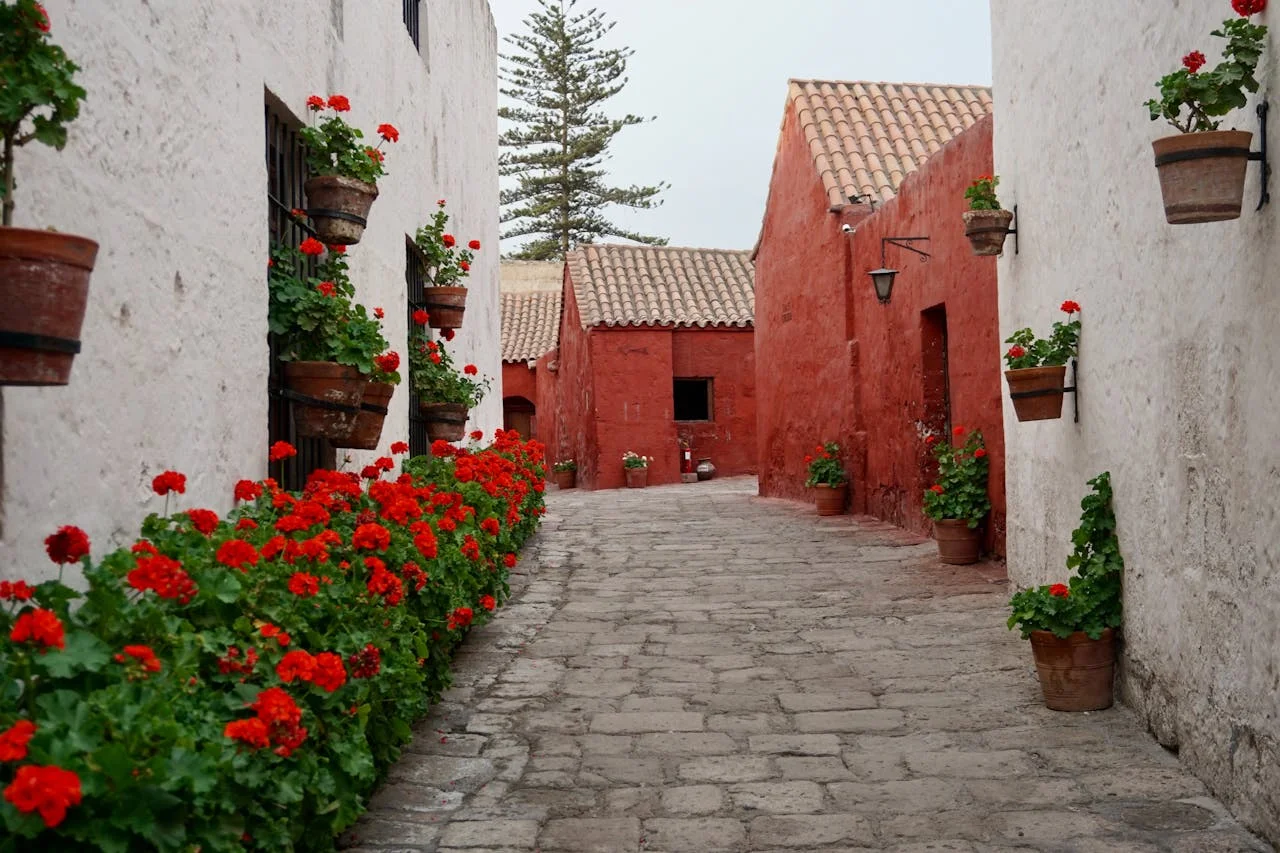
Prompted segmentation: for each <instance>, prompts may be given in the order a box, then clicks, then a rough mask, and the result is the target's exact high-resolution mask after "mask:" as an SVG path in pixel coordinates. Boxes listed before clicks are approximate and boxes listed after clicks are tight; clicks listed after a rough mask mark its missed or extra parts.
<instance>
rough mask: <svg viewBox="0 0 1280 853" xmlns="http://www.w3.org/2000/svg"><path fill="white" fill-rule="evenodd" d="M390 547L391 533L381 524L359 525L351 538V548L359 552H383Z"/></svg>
mask: <svg viewBox="0 0 1280 853" xmlns="http://www.w3.org/2000/svg"><path fill="white" fill-rule="evenodd" d="M390 545H391V532H390V531H388V530H387V528H385V527H383V526H382V525H381V524H361V525H360V526H359V527H357V528H356V532H355V535H354V536H352V537H351V547H353V548H355V549H356V550H358V551H360V550H363V551H385V550H387V548H388V547H389V546H390Z"/></svg>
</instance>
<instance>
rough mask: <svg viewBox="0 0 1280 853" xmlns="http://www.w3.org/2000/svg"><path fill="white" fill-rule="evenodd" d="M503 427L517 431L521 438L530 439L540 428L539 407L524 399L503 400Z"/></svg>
mask: <svg viewBox="0 0 1280 853" xmlns="http://www.w3.org/2000/svg"><path fill="white" fill-rule="evenodd" d="M502 427H503V429H508V430H515V431H516V432H518V433H520V437H521V438H524V439H530V438H533V437H534V432H535V430H537V428H538V416H537V407H536V406H534V405H533V403H531V402H530V401H529V400H527V399H525V398H524V397H504V398H503V399H502Z"/></svg>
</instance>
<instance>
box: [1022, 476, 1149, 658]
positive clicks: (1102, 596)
mask: <svg viewBox="0 0 1280 853" xmlns="http://www.w3.org/2000/svg"><path fill="white" fill-rule="evenodd" d="M1089 485H1090V486H1092V487H1093V491H1092V493H1090V494H1088V495H1085V497H1084V500H1082V501H1081V502H1080V509H1081V510H1082V512H1081V515H1080V526H1079V527H1077V528H1076V529H1075V530H1074V531H1073V532H1072V534H1071V541H1072V543H1073V544H1074V546H1075V549H1074V550H1073V551H1072V553H1071V556H1070V557H1068V558H1067V568H1068V569H1071V570H1073V571H1074V572H1075V573H1074V574H1073V575H1072V576H1071V577H1070V578H1069V579H1068V582H1067V583H1065V584H1063V583H1056V584H1052V585H1044V586H1039V587H1035V588H1033V589H1024V590H1022V591H1020V592H1017V593H1015V594H1014V596H1013V597H1012V598H1011V599H1009V606H1010V608H1011V609H1012V610H1013V613H1012V615H1010V616H1009V628H1010V629H1012V628H1013V627H1014V626H1017V627H1018V629H1019V630H1020V631H1021V632H1022V636H1023V638H1024V639H1025V638H1027V637H1029V636H1031V632H1032V631H1050V632H1052V633H1053V634H1054V636H1056V637H1063V638H1065V637H1069V636H1071V635H1072V634H1074V633H1076V632H1078V631H1083V632H1084V633H1085V634H1087V635H1088V636H1089V638H1090V639H1094V640H1096V639H1098V638H1099V637H1101V636H1102V632H1103V631H1105V630H1106V629H1107V628H1119V627H1120V623H1121V619H1122V617H1123V615H1124V612H1123V600H1122V596H1121V581H1122V579H1123V577H1124V558H1123V557H1121V556H1120V539H1119V537H1118V536H1116V516H1115V511H1114V510H1113V509H1112V504H1111V474H1110V472H1104V473H1102V474H1099V475H1098V476H1096V477H1094V478H1093V479H1092V480H1090V481H1089Z"/></svg>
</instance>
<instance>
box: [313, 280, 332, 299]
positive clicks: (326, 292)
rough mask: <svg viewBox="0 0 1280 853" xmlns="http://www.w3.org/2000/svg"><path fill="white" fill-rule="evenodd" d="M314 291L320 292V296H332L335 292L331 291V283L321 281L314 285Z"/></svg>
mask: <svg viewBox="0 0 1280 853" xmlns="http://www.w3.org/2000/svg"><path fill="white" fill-rule="evenodd" d="M316 290H318V291H320V295H321V296H333V295H334V294H335V293H336V291H335V290H334V289H333V282H331V281H322V282H320V283H319V284H317V285H316Z"/></svg>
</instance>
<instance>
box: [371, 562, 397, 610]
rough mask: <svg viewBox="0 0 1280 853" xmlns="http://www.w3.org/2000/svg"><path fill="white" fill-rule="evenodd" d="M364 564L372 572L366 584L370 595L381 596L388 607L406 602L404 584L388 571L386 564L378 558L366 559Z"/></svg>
mask: <svg viewBox="0 0 1280 853" xmlns="http://www.w3.org/2000/svg"><path fill="white" fill-rule="evenodd" d="M364 564H365V566H366V567H367V568H368V569H369V570H370V572H371V573H370V575H369V580H368V582H367V583H366V586H367V587H368V590H369V594H370V595H375V596H381V597H382V601H383V603H384V604H386V605H387V606H388V607H394V606H395V605H397V604H399V603H400V602H401V601H403V600H404V583H403V582H402V581H401V580H400V578H399V577H397V576H396V575H394V574H392V573H391V572H389V571H387V566H386V564H385V563H383V562H382V561H381V560H379V559H378V558H377V557H366V558H365V561H364Z"/></svg>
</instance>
